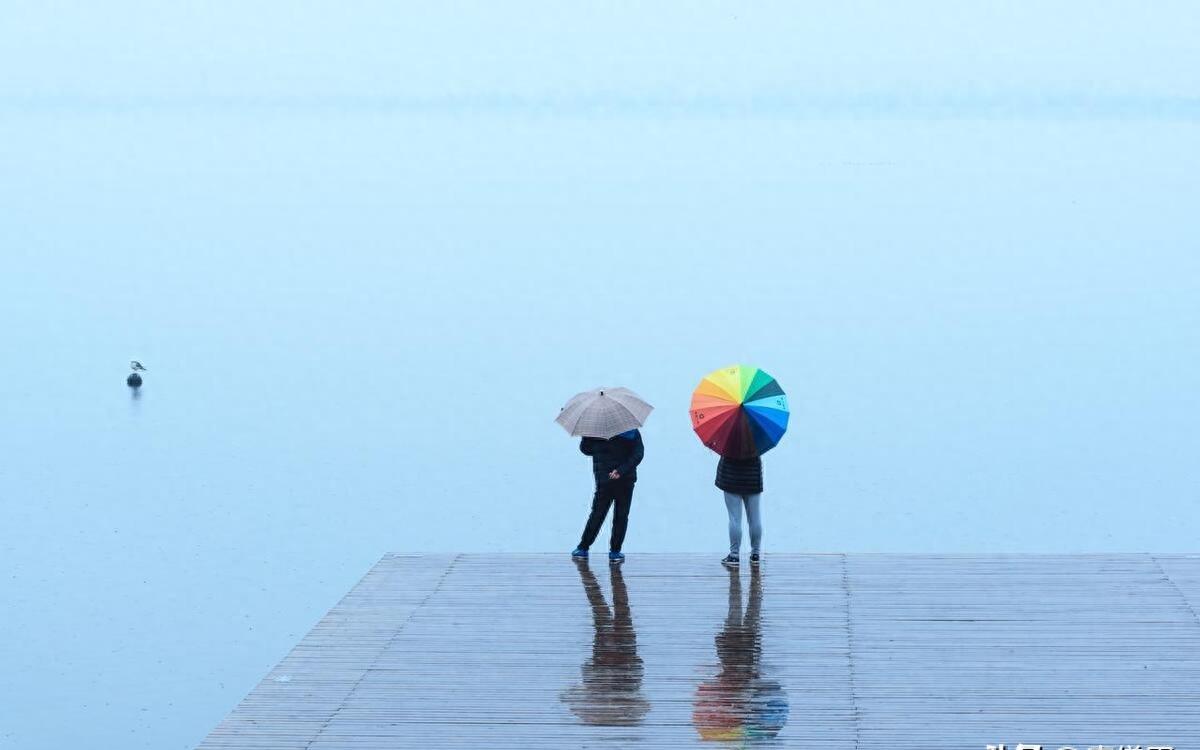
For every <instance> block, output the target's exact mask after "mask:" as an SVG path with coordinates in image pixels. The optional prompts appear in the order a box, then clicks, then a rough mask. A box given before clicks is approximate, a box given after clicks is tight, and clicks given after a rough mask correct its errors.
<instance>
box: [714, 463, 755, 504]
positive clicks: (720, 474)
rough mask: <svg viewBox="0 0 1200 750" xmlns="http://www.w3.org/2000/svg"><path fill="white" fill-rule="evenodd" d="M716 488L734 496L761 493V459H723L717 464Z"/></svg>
mask: <svg viewBox="0 0 1200 750" xmlns="http://www.w3.org/2000/svg"><path fill="white" fill-rule="evenodd" d="M716 484H717V487H720V488H721V489H723V490H725V491H726V492H732V493H733V494H735V495H756V494H758V493H760V492H762V491H763V477H762V459H761V458H759V457H758V456H755V457H754V458H725V457H723V456H722V457H721V460H720V461H718V462H717V482H716Z"/></svg>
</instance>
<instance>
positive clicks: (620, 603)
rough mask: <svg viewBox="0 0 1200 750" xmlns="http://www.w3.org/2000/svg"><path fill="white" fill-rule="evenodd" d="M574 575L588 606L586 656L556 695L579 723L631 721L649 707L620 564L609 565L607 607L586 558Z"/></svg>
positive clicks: (617, 724)
mask: <svg viewBox="0 0 1200 750" xmlns="http://www.w3.org/2000/svg"><path fill="white" fill-rule="evenodd" d="M576 566H577V567H578V568H579V578H580V580H581V581H582V582H583V591H584V593H585V594H587V600H588V604H589V605H590V606H591V609H592V625H593V628H594V630H593V634H592V655H591V658H589V659H588V660H587V661H585V662H584V663H583V665H582V666H581V667H580V671H581V672H582V677H583V679H582V681H581V682H579V683H578V684H576V685H573V686H571V687H569V688H567V689H566V690H564V691H563V692H562V694H561V698H562V701H563V703H565V704H566V705H567V707H568V708H570V709H571V712H572V713H573V714H575V715H576V716H577V717H579V720H580V721H582V722H583V723H585V724H592V725H596V726H613V727H622V726H633V725H635V724H640V723H641V722H642V719H643V718H645V716H646V713H647V712H648V711H649V710H650V701H648V700H646V698H645V697H644V696H643V695H642V692H641V691H642V675H643V673H644V671H645V670H644V668H643V666H642V658H641V657H640V656H638V653H637V634H636V633H635V632H634V630H633V615H632V614H631V613H630V611H629V592H628V590H626V588H625V579H624V578H623V577H622V575H621V568H620V566H617V565H613V566H610V568H611V569H612V595H613V606H612V608H611V609H609V606H608V602H607V601H605V599H604V593H603V592H602V591H601V590H600V583H599V582H598V581H597V580H596V576H595V574H593V573H592V570H591V568H590V567H588V564H587V562H586V561H577V562H576Z"/></svg>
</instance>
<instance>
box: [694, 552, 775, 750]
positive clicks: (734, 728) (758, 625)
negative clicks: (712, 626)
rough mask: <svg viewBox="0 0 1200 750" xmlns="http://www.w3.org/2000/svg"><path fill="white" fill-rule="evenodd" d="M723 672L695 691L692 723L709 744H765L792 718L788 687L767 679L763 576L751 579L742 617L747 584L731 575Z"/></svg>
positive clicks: (720, 650)
mask: <svg viewBox="0 0 1200 750" xmlns="http://www.w3.org/2000/svg"><path fill="white" fill-rule="evenodd" d="M716 643H717V658H718V659H720V661H721V667H720V672H718V673H717V676H716V677H714V678H713V679H710V680H708V681H706V682H704V683H702V684H701V685H700V687H699V688H697V690H696V702H695V707H694V709H693V711H692V722H693V723H694V724H695V725H696V730H697V731H698V732H699V733H700V736H701V738H703V739H705V740H722V741H740V742H741V743H744V744H756V743H766V742H768V741H769V740H771V739H772V738H774V737H775V736H776V735H777V734H779V731H780V730H781V729H783V725H784V724H786V723H787V718H788V699H787V693H785V692H784V690H783V687H782V686H781V685H780V684H779V683H778V682H776V681H774V680H771V679H767V678H765V677H763V675H762V575H761V573H760V572H759V570H758V568H752V569H751V574H750V603H749V604H748V606H747V607H746V610H745V613H743V612H742V579H741V575H740V574H739V573H738V571H737V570H736V569H732V570H730V571H729V613H728V614H727V615H726V616H725V627H724V628H722V630H721V632H719V633H717V637H716Z"/></svg>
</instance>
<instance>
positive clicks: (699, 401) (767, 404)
mask: <svg viewBox="0 0 1200 750" xmlns="http://www.w3.org/2000/svg"><path fill="white" fill-rule="evenodd" d="M691 416H692V429H693V430H695V431H696V434H697V435H698V436H699V437H700V440H701V442H703V443H704V445H706V446H708V447H709V448H710V449H712V450H713V451H714V452H716V453H717V454H718V455H720V456H721V460H720V461H719V462H718V463H717V479H716V485H717V487H718V488H719V489H720V490H722V491H723V492H724V493H725V508H726V510H727V511H728V512H729V554H728V555H726V556H725V558H724V559H722V560H721V563H722V564H723V565H725V566H727V567H733V566H736V565H738V564H739V562H740V555H741V546H742V510H743V508H744V509H745V511H746V520H747V524H748V526H749V527H750V564H751V565H757V564H758V563H759V560H760V555H761V552H762V547H761V545H762V511H761V507H760V506H761V499H762V491H763V476H762V454H764V453H766V452H767V451H769V450H771V449H772V448H774V447H775V446H776V445H777V444H778V443H779V439H780V438H782V437H783V433H784V432H786V431H787V424H788V403H787V395H786V394H785V393H784V392H783V388H781V387H780V385H779V383H778V382H776V380H775V378H773V377H771V376H770V375H768V374H767V373H766V372H764V371H763V370H760V369H759V368H757V367H749V366H747V365H733V366H731V367H725V368H723V369H720V370H715V371H713V372H710V373H709V374H708V375H705V376H704V379H703V380H701V381H700V385H698V386H697V387H696V390H695V391H694V392H693V393H692V404H691Z"/></svg>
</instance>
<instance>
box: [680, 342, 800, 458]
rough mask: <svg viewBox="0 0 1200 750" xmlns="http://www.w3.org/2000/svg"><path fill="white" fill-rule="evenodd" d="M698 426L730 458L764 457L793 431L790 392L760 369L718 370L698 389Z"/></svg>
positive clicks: (711, 444)
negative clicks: (787, 433) (786, 433)
mask: <svg viewBox="0 0 1200 750" xmlns="http://www.w3.org/2000/svg"><path fill="white" fill-rule="evenodd" d="M691 413H692V429H693V430H695V431H696V434H697V435H699V436H700V440H701V442H703V443H704V444H705V445H707V446H708V447H709V448H712V449H713V450H714V451H716V452H717V453H719V454H721V455H722V456H724V457H725V458H751V457H754V456H761V455H762V454H764V453H766V452H767V451H769V450H771V449H772V448H774V447H775V445H776V444H777V443H778V442H779V439H780V438H781V437H783V433H784V432H786V431H787V424H788V404H787V395H786V394H785V393H784V392H783V388H780V387H779V383H778V382H776V380H775V378H773V377H771V376H770V375H768V374H767V373H766V372H764V371H763V370H760V369H758V368H757V367H748V366H746V365H734V366H732V367H725V368H722V369H720V370H714V371H713V372H710V373H709V374H708V375H705V376H704V379H703V380H701V381H700V385H698V386H697V387H696V390H695V391H694V392H693V393H692V407H691Z"/></svg>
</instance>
